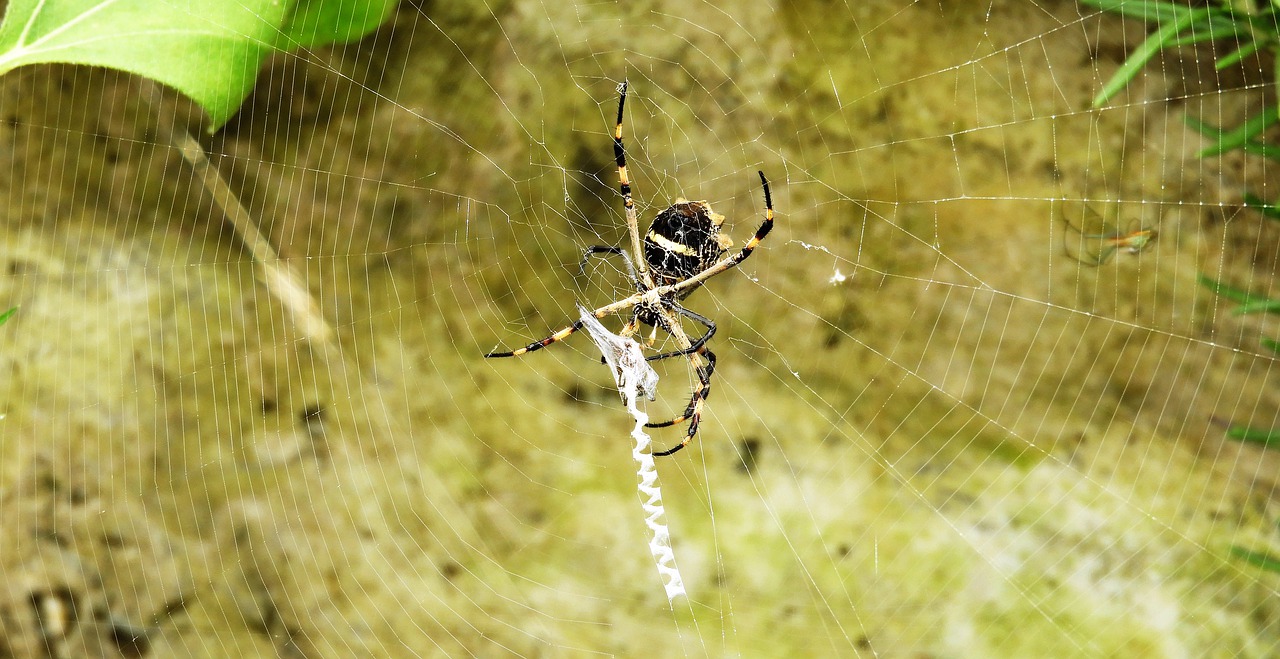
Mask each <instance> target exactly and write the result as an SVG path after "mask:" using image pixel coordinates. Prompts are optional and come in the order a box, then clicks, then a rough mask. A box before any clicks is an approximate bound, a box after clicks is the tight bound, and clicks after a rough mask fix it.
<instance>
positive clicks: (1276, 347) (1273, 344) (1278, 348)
mask: <svg viewBox="0 0 1280 659" xmlns="http://www.w3.org/2000/svg"><path fill="white" fill-rule="evenodd" d="M1258 342H1259V343H1261V344H1262V347H1264V348H1270V349H1271V352H1274V353H1276V354H1280V341H1276V340H1274V339H1258Z"/></svg>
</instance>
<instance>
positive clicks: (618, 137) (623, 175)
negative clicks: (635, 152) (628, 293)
mask: <svg viewBox="0 0 1280 659" xmlns="http://www.w3.org/2000/svg"><path fill="white" fill-rule="evenodd" d="M626 103H627V81H626V80H623V81H622V84H620V85H618V123H617V124H616V125H615V126H614V128H613V159H614V160H615V161H616V162H617V165H618V181H619V182H620V183H619V189H620V190H622V206H623V208H625V209H626V211H627V233H629V234H630V235H631V251H632V252H634V254H632V256H633V257H634V258H635V262H636V263H639V264H640V275H641V276H642V277H644V276H645V275H647V274H648V272H649V268H648V265H647V264H646V263H645V260H644V251H643V250H642V249H641V247H640V221H639V220H638V219H637V218H636V204H635V202H634V201H633V200H632V199H631V179H630V178H628V177H627V150H626V148H624V147H623V145H622V108H623V106H625V105H626Z"/></svg>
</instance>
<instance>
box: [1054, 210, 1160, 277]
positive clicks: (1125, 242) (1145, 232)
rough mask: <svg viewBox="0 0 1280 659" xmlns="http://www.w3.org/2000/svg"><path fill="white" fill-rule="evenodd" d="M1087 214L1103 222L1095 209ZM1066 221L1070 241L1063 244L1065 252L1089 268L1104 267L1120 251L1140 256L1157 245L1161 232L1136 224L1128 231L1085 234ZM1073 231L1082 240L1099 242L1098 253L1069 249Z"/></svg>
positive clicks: (1087, 211)
mask: <svg viewBox="0 0 1280 659" xmlns="http://www.w3.org/2000/svg"><path fill="white" fill-rule="evenodd" d="M1086 214H1087V215H1089V216H1091V218H1096V219H1098V220H1101V217H1100V216H1099V215H1098V213H1097V211H1094V210H1093V209H1086ZM1064 221H1065V222H1066V225H1067V228H1066V232H1067V234H1068V239H1067V240H1066V241H1065V242H1064V243H1063V251H1065V252H1066V253H1067V256H1070V257H1071V258H1073V259H1075V260H1077V261H1079V262H1081V263H1083V264H1085V265H1089V266H1100V265H1104V264H1106V263H1107V261H1110V260H1111V257H1113V256H1115V254H1116V252H1119V251H1123V252H1126V253H1129V254H1140V253H1142V252H1143V251H1146V250H1147V248H1149V247H1151V245H1152V244H1154V243H1155V240H1156V237H1157V236H1159V232H1158V231H1156V230H1155V229H1152V228H1149V227H1140V226H1137V225H1136V224H1135V225H1134V226H1132V227H1130V229H1129V230H1128V231H1110V232H1106V233H1085V232H1083V231H1081V230H1080V229H1079V228H1077V227H1076V226H1075V225H1074V224H1072V223H1071V222H1070V221H1069V220H1064ZM1073 231H1074V232H1075V233H1076V234H1078V235H1079V237H1080V239H1081V240H1085V241H1098V242H1097V243H1096V244H1097V245H1098V251H1096V252H1092V253H1090V252H1088V251H1084V250H1082V251H1081V253H1077V254H1073V253H1072V252H1071V250H1070V249H1069V248H1068V247H1067V244H1069V243H1070V242H1071V240H1070V236H1069V234H1070V232H1073Z"/></svg>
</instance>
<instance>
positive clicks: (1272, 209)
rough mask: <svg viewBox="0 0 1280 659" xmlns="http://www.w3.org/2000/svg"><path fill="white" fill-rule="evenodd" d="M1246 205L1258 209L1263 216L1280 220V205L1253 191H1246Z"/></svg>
mask: <svg viewBox="0 0 1280 659" xmlns="http://www.w3.org/2000/svg"><path fill="white" fill-rule="evenodd" d="M1244 206H1245V208H1252V209H1253V210H1255V211H1258V212H1259V213H1260V214H1262V216H1263V217H1266V218H1270V219H1273V220H1280V206H1274V205H1272V204H1269V203H1267V201H1266V200H1265V199H1263V198H1262V197H1259V196H1258V195H1255V194H1253V193H1252V192H1245V193H1244Z"/></svg>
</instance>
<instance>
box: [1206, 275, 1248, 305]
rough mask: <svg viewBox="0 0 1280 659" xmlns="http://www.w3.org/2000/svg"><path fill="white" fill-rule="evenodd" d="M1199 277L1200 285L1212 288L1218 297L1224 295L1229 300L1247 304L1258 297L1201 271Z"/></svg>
mask: <svg viewBox="0 0 1280 659" xmlns="http://www.w3.org/2000/svg"><path fill="white" fill-rule="evenodd" d="M1199 279H1200V284H1201V285H1203V286H1207V287H1208V288H1210V289H1213V292H1214V293H1216V294H1217V295H1218V296H1219V297H1225V298H1227V299H1228V300H1231V301H1232V302H1239V303H1241V304H1248V303H1250V302H1254V301H1257V300H1258V299H1259V298H1258V297H1257V296H1255V295H1250V294H1249V292H1248V291H1245V290H1241V289H1239V288H1232V287H1231V286H1228V285H1226V284H1224V283H1222V282H1220V281H1217V280H1214V279H1211V278H1210V277H1209V276H1207V275H1205V274H1203V273H1202V274H1201V275H1200V278H1199Z"/></svg>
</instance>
